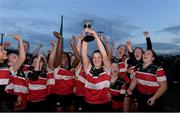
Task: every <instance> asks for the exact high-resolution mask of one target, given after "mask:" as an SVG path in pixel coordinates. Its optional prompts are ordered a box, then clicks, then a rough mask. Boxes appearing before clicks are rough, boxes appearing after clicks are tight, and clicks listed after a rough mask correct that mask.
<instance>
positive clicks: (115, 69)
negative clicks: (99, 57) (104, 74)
mask: <svg viewBox="0 0 180 113" xmlns="http://www.w3.org/2000/svg"><path fill="white" fill-rule="evenodd" d="M118 72H119V68H118V64H117V63H112V70H111V75H112V76H113V75H118Z"/></svg>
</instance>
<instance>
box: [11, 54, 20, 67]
mask: <svg viewBox="0 0 180 113" xmlns="http://www.w3.org/2000/svg"><path fill="white" fill-rule="evenodd" d="M18 59H19V57H18V55H17V54H15V53H10V54H9V55H8V64H9V65H15V63H16V62H17V60H18Z"/></svg>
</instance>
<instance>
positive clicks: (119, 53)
mask: <svg viewBox="0 0 180 113" xmlns="http://www.w3.org/2000/svg"><path fill="white" fill-rule="evenodd" d="M124 54H126V46H124V45H121V46H119V47H118V49H117V53H116V57H117V58H121V57H122V56H123V55H124Z"/></svg>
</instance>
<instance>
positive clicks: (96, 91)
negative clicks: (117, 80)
mask: <svg viewBox="0 0 180 113" xmlns="http://www.w3.org/2000/svg"><path fill="white" fill-rule="evenodd" d="M104 70H105V69H104V68H101V72H100V73H99V74H98V75H97V76H95V75H93V72H92V65H89V67H88V69H87V70H85V71H86V82H85V100H86V102H88V103H90V104H103V103H107V102H109V101H110V100H111V94H110V71H109V72H107V71H104Z"/></svg>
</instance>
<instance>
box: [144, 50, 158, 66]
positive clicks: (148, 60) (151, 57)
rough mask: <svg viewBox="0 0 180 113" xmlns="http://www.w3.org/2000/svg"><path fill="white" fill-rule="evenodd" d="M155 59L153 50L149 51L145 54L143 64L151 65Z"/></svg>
mask: <svg viewBox="0 0 180 113" xmlns="http://www.w3.org/2000/svg"><path fill="white" fill-rule="evenodd" d="M154 59H155V57H154V55H153V52H152V51H151V50H147V51H145V52H144V54H143V62H144V63H151V62H153V61H154Z"/></svg>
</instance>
